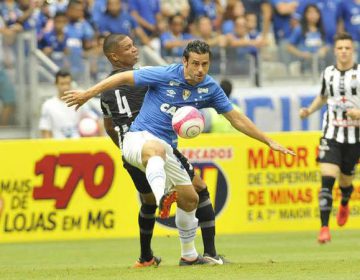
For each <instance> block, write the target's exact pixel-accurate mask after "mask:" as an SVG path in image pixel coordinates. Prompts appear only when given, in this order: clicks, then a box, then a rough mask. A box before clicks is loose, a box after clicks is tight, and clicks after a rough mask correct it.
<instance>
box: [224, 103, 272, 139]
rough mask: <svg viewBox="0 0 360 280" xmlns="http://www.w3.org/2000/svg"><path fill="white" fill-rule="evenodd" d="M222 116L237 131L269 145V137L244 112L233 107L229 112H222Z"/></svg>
mask: <svg viewBox="0 0 360 280" xmlns="http://www.w3.org/2000/svg"><path fill="white" fill-rule="evenodd" d="M224 117H225V118H227V119H228V121H229V122H230V123H231V125H232V126H233V127H234V128H236V129H237V130H238V131H240V132H242V133H244V134H246V135H248V136H250V137H252V138H254V139H256V140H259V141H260V142H263V143H264V144H266V145H269V143H270V138H268V137H267V136H266V135H265V134H264V133H263V132H262V131H260V130H259V129H258V128H257V127H256V126H255V124H254V123H253V122H252V121H251V120H250V119H249V118H248V117H247V116H245V115H244V114H242V113H240V112H239V111H237V110H235V109H233V110H231V111H230V112H227V113H225V114H224Z"/></svg>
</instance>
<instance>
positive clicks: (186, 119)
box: [172, 106, 205, 139]
mask: <svg viewBox="0 0 360 280" xmlns="http://www.w3.org/2000/svg"><path fill="white" fill-rule="evenodd" d="M204 125H205V120H204V116H203V115H202V114H201V112H200V111H199V110H198V109H196V108H194V107H192V106H184V107H181V108H179V109H177V110H176V112H175V114H174V116H173V118H172V127H173V129H174V131H175V132H176V134H177V135H179V136H180V137H182V138H186V139H189V138H194V137H196V136H198V135H199V134H200V133H201V132H202V131H203V130H204Z"/></svg>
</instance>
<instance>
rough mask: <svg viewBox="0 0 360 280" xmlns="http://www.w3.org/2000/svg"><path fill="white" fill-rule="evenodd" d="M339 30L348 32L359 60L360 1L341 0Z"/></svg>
mask: <svg viewBox="0 0 360 280" xmlns="http://www.w3.org/2000/svg"><path fill="white" fill-rule="evenodd" d="M338 16H339V20H340V22H339V31H344V30H345V31H346V32H348V33H349V34H350V35H351V36H352V38H353V40H354V42H356V47H357V52H356V53H357V60H358V61H360V45H359V42H360V1H359V0H343V1H341V2H340V4H339V11H338Z"/></svg>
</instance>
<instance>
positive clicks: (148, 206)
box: [101, 34, 225, 267]
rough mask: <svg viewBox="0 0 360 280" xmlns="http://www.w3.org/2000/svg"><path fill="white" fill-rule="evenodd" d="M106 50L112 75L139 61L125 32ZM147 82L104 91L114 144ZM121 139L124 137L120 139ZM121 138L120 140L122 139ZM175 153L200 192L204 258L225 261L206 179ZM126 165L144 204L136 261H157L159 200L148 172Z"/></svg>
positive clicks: (103, 105) (135, 110)
mask: <svg viewBox="0 0 360 280" xmlns="http://www.w3.org/2000/svg"><path fill="white" fill-rule="evenodd" d="M103 51H104V54H105V55H106V57H107V58H108V60H109V62H110V63H111V65H112V66H113V71H112V72H111V74H110V75H114V74H116V73H119V72H124V71H127V70H132V69H133V67H134V65H135V64H136V63H137V61H138V50H137V48H136V46H134V43H133V41H132V40H131V39H130V38H129V37H128V36H126V35H122V34H111V35H109V36H108V37H106V39H105V42H104V46H103ZM147 90H148V87H147V86H140V87H136V86H127V85H123V86H119V87H116V88H114V89H111V90H108V91H105V92H103V93H102V94H101V108H102V111H103V114H104V126H105V129H106V132H107V133H108V135H109V136H110V137H111V139H112V140H113V142H114V143H115V145H117V146H118V147H119V136H120V138H123V137H124V134H125V133H126V132H127V131H128V129H129V127H130V125H131V123H132V122H133V121H134V119H135V117H136V116H137V115H138V114H139V111H140V108H141V105H142V103H143V101H144V97H145V94H146V92H147ZM120 140H122V139H120ZM120 142H121V141H120ZM174 153H175V155H176V156H177V157H178V158H179V160H180V161H181V163H182V164H183V166H184V167H185V169H186V170H187V172H188V174H189V176H190V178H191V179H192V182H193V185H194V187H195V190H196V191H197V193H198V195H199V205H198V208H197V211H196V217H197V218H198V220H199V226H200V228H201V233H202V238H203V244H204V256H205V259H207V260H209V261H211V262H212V263H216V264H223V263H224V261H225V259H224V258H223V257H222V256H219V255H217V252H216V249H215V212H214V209H213V207H212V204H211V201H210V197H209V192H208V190H207V186H206V184H205V182H204V181H203V180H202V179H201V178H200V176H199V175H195V172H194V169H193V167H192V165H191V164H190V163H189V162H188V160H187V158H185V157H184V156H183V155H182V154H181V153H180V152H179V151H178V150H177V149H174ZM123 162H124V167H125V169H126V170H127V172H128V173H129V175H130V176H131V178H132V180H133V182H134V184H135V187H136V189H137V190H138V192H139V193H140V196H141V202H142V204H141V208H140V211H139V216H138V223H139V228H140V247H141V256H140V258H139V260H138V261H136V262H135V267H144V266H151V265H158V264H159V263H160V261H161V259H160V258H159V257H156V256H153V253H152V250H151V246H150V244H151V238H152V234H153V229H154V224H155V211H156V208H157V206H156V202H155V197H154V195H153V193H152V191H151V187H150V185H149V183H148V181H147V179H146V176H145V173H144V172H142V171H141V170H139V169H138V168H136V167H134V166H132V165H130V164H129V163H127V162H126V160H125V159H123Z"/></svg>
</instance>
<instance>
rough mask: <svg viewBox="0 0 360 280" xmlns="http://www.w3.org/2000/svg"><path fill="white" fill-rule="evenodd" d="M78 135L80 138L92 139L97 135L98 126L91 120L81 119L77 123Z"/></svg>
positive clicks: (87, 118)
mask: <svg viewBox="0 0 360 280" xmlns="http://www.w3.org/2000/svg"><path fill="white" fill-rule="evenodd" d="M78 129H79V133H80V135H81V137H92V136H98V135H99V125H98V123H97V121H96V120H94V119H93V118H89V117H86V118H83V119H81V121H80V122H79V126H78Z"/></svg>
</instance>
